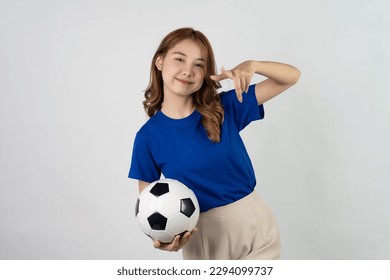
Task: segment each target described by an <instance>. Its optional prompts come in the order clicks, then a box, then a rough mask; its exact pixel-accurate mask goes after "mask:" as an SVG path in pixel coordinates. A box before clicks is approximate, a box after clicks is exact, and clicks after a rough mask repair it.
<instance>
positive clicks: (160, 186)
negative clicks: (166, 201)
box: [150, 183, 169, 197]
mask: <svg viewBox="0 0 390 280" xmlns="http://www.w3.org/2000/svg"><path fill="white" fill-rule="evenodd" d="M167 192H169V185H168V183H156V184H155V185H154V186H153V187H152V188H151V190H150V193H151V194H153V195H154V196H156V197H159V196H162V195H163V194H166V193H167Z"/></svg>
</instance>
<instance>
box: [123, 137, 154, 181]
mask: <svg viewBox="0 0 390 280" xmlns="http://www.w3.org/2000/svg"><path fill="white" fill-rule="evenodd" d="M160 176H161V170H160V168H159V167H158V166H157V164H156V162H155V160H154V158H153V155H152V152H151V149H150V147H149V145H148V142H147V141H146V139H145V138H144V137H143V136H142V135H141V134H140V133H137V134H136V137H135V140H134V146H133V154H132V157H131V164H130V171H129V178H133V179H137V180H141V181H145V182H154V181H156V180H158V179H160Z"/></svg>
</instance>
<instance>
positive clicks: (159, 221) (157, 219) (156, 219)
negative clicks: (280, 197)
mask: <svg viewBox="0 0 390 280" xmlns="http://www.w3.org/2000/svg"><path fill="white" fill-rule="evenodd" d="M167 221H168V219H167V218H165V217H164V216H163V215H161V214H160V213H158V212H154V213H153V214H152V215H150V216H149V218H148V222H149V225H150V227H151V228H152V229H153V230H165V226H166V225H167Z"/></svg>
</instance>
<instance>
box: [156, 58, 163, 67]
mask: <svg viewBox="0 0 390 280" xmlns="http://www.w3.org/2000/svg"><path fill="white" fill-rule="evenodd" d="M162 63H163V59H162V57H161V56H158V57H157V58H156V62H155V65H156V67H157V69H158V70H160V71H161V70H162Z"/></svg>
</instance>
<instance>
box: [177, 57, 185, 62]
mask: <svg viewBox="0 0 390 280" xmlns="http://www.w3.org/2000/svg"><path fill="white" fill-rule="evenodd" d="M175 59H176V60H177V61H179V62H183V61H184V59H182V58H180V57H178V58H175Z"/></svg>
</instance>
